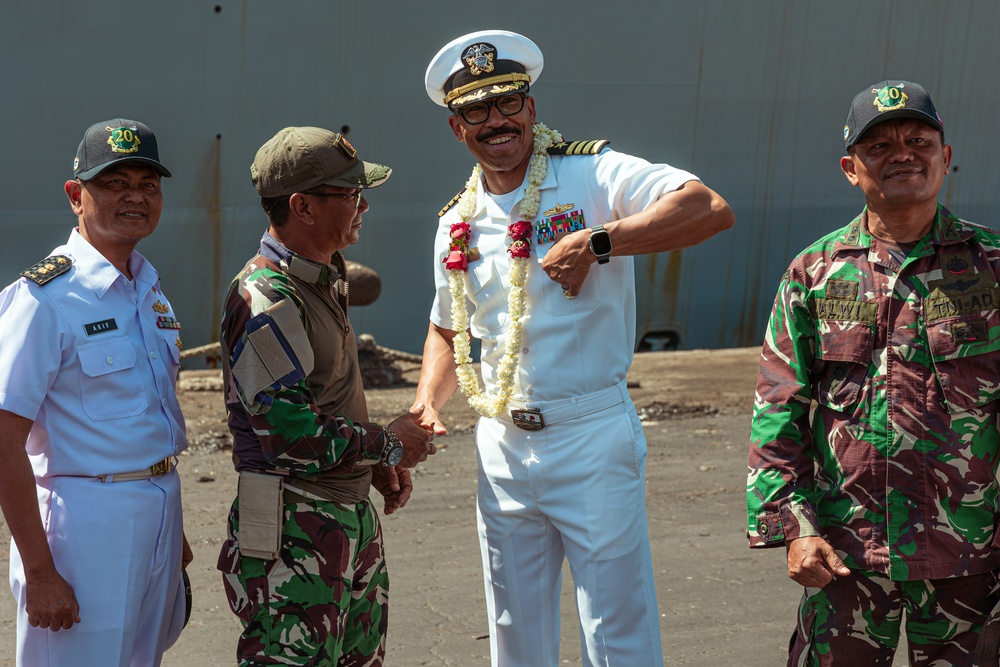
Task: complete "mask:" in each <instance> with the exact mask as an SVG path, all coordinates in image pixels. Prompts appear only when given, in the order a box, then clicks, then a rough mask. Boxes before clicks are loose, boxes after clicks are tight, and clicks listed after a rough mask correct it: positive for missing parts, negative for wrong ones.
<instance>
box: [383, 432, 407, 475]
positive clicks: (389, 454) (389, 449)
mask: <svg viewBox="0 0 1000 667" xmlns="http://www.w3.org/2000/svg"><path fill="white" fill-rule="evenodd" d="M383 430H384V431H385V447H383V448H382V457H381V461H382V465H384V466H390V467H391V466H394V465H398V464H399V462H400V461H402V460H403V443H401V442H400V441H399V436H397V435H396V434H395V433H393V432H392V431H390V430H389V429H383Z"/></svg>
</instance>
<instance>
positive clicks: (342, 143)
mask: <svg viewBox="0 0 1000 667" xmlns="http://www.w3.org/2000/svg"><path fill="white" fill-rule="evenodd" d="M337 148H339V149H340V150H341V151H343V153H344V155H346V156H347V157H348V158H350V159H352V160H353V159H354V158H356V157H357V156H358V152H357V151H356V150H354V146H352V145H351V142H350V141H348V140H347V137H345V136H344V135H340V139H337Z"/></svg>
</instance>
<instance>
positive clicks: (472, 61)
mask: <svg viewBox="0 0 1000 667" xmlns="http://www.w3.org/2000/svg"><path fill="white" fill-rule="evenodd" d="M453 57H454V56H453ZM496 57H497V50H496V47H495V46H493V45H492V44H487V43H486V42H480V43H478V44H473V45H472V46H470V47H469V48H467V49H466V50H465V53H463V54H462V61H463V62H464V63H465V64H466V66H467V67H468V68H469V74H471V75H472V76H479V75H480V74H484V73H485V74H489V73H490V72H492V71H493V61H494V60H495V59H496ZM452 62H454V61H452Z"/></svg>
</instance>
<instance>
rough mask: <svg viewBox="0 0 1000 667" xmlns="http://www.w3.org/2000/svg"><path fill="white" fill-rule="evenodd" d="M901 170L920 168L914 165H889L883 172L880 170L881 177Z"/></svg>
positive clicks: (916, 169)
mask: <svg viewBox="0 0 1000 667" xmlns="http://www.w3.org/2000/svg"><path fill="white" fill-rule="evenodd" d="M901 171H920V169H919V168H918V167H917V166H915V165H909V164H908V165H901V166H898V167H889V168H888V169H886V170H885V171H884V172H882V177H883V178H889V177H890V176H892V175H894V174H898V173H899V172H901Z"/></svg>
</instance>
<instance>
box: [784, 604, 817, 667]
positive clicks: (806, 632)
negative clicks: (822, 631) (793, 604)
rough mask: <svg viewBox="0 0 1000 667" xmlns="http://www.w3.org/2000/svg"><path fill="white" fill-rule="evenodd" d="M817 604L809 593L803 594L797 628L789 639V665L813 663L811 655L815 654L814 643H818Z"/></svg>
mask: <svg viewBox="0 0 1000 667" xmlns="http://www.w3.org/2000/svg"><path fill="white" fill-rule="evenodd" d="M815 625H816V605H815V604H814V603H813V601H812V600H811V599H810V598H809V596H808V595H803V596H802V601H801V602H800V603H799V618H798V622H797V623H796V624H795V630H794V631H793V632H792V637H791V639H790V640H789V641H788V664H789V665H809V664H813V663H812V660H810V657H812V656H813V655H814V649H815V647H814V644H815V643H816V639H815V632H816V628H815Z"/></svg>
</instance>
